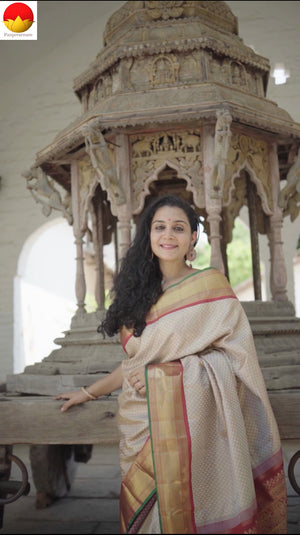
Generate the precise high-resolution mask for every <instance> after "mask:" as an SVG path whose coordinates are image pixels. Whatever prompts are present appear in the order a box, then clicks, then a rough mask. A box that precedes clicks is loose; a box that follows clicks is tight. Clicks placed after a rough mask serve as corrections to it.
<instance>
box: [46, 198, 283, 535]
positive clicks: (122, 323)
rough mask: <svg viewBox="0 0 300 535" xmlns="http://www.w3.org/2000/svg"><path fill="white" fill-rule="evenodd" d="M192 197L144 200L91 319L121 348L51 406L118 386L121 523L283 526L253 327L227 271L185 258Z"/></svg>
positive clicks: (142, 529) (193, 222) (193, 231)
mask: <svg viewBox="0 0 300 535" xmlns="http://www.w3.org/2000/svg"><path fill="white" fill-rule="evenodd" d="M198 227H199V221H198V218H197V215H196V213H195V212H194V210H193V208H192V207H191V206H190V205H189V204H187V203H186V202H185V201H184V200H183V199H181V198H178V197H175V196H171V195H168V196H162V197H158V198H157V199H156V200H155V201H154V202H153V203H152V204H150V205H149V206H148V207H147V208H146V209H145V211H144V212H143V214H142V216H141V219H140V221H139V226H138V228H137V232H136V236H135V238H134V240H133V243H132V245H131V246H130V247H129V249H128V251H127V253H126V255H125V257H124V258H123V260H122V263H121V267H120V271H119V273H117V275H116V277H115V280H114V286H113V301H112V304H111V306H110V307H109V309H108V311H107V314H106V317H105V319H104V320H103V321H102V323H101V325H100V326H99V327H98V331H99V332H102V333H103V335H106V334H107V335H109V336H112V335H114V334H115V333H120V338H121V342H122V345H123V348H124V351H125V353H126V356H127V358H125V359H124V360H123V362H122V364H120V365H119V366H118V367H117V368H116V369H115V370H114V371H113V372H112V373H110V374H107V375H106V376H105V377H102V378H101V379H98V380H97V381H95V382H94V383H93V384H91V385H89V387H88V390H87V389H83V390H82V389H81V390H77V391H74V392H65V393H62V394H60V395H58V396H56V398H55V399H62V400H65V401H64V403H63V405H62V407H61V411H63V412H64V411H66V410H68V409H69V408H70V407H71V406H72V405H77V404H79V403H83V402H86V401H92V400H93V399H95V398H98V397H99V396H103V395H106V394H108V393H111V392H113V391H114V390H118V389H119V388H121V387H122V392H121V394H120V395H119V398H118V399H119V418H118V422H119V431H120V461H121V463H120V464H121V475H122V484H121V493H120V523H121V526H120V527H121V533H286V487H285V475H284V470H283V460H282V454H281V445H280V438H279V433H278V428H277V424H276V421H275V419H274V415H273V412H272V408H271V405H270V401H269V398H268V394H267V391H266V387H265V384H264V379H263V375H262V372H261V369H260V367H259V363H258V358H257V355H256V350H255V346H254V341H253V336H252V331H251V328H250V325H249V322H248V319H247V316H246V314H245V312H244V310H243V307H242V306H241V304H240V303H239V301H238V299H237V298H236V295H235V294H234V292H233V290H232V288H231V287H230V285H229V283H228V281H227V279H226V277H225V276H224V275H223V274H221V273H220V272H219V271H218V270H216V269H214V268H208V269H204V270H197V269H193V268H190V267H189V266H188V265H187V263H186V261H187V260H188V259H189V258H190V257H191V256H192V252H193V249H194V245H195V242H196V241H197V234H198V232H197V231H198Z"/></svg>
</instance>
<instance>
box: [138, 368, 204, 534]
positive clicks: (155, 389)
mask: <svg viewBox="0 0 300 535" xmlns="http://www.w3.org/2000/svg"><path fill="white" fill-rule="evenodd" d="M146 384H147V396H148V410H149V425H150V437H151V444H152V456H153V465H154V477H155V481H156V491H157V501H158V509H159V519H160V524H161V532H162V533H196V525H195V518H194V502H193V493H192V483H191V458H192V456H191V438H190V433H189V427H188V419H187V412H186V406H185V398H184V389H183V367H182V364H181V362H180V361H173V362H167V363H164V364H156V365H155V364H150V365H148V366H147V368H146ZM170 489H171V492H170Z"/></svg>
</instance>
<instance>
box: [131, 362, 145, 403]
mask: <svg viewBox="0 0 300 535" xmlns="http://www.w3.org/2000/svg"><path fill="white" fill-rule="evenodd" d="M128 380H129V383H130V384H131V386H132V387H133V388H135V390H136V391H137V392H138V394H140V395H141V396H144V395H145V394H146V381H145V366H141V367H140V368H136V369H135V370H133V371H132V372H130V374H129V377H128Z"/></svg>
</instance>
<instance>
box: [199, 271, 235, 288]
mask: <svg viewBox="0 0 300 535" xmlns="http://www.w3.org/2000/svg"><path fill="white" fill-rule="evenodd" d="M197 272H198V274H199V275H198V276H196V277H194V281H195V282H197V283H198V284H199V285H200V286H203V285H204V286H206V287H207V288H211V289H214V288H216V287H217V288H223V289H224V290H225V291H228V292H232V293H233V289H232V288H231V286H230V283H229V281H228V279H227V278H226V276H225V275H224V274H223V273H222V272H221V271H219V270H218V269H216V268H214V267H207V268H204V269H198V270H195V273H197Z"/></svg>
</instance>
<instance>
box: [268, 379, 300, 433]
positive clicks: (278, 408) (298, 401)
mask: <svg viewBox="0 0 300 535" xmlns="http://www.w3.org/2000/svg"><path fill="white" fill-rule="evenodd" d="M268 395H269V399H270V402H271V406H272V409H273V412H274V415H275V418H276V421H277V424H278V428H279V433H280V437H281V438H282V439H294V438H297V439H300V410H299V407H300V389H299V388H298V389H295V390H272V391H269V392H268Z"/></svg>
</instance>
